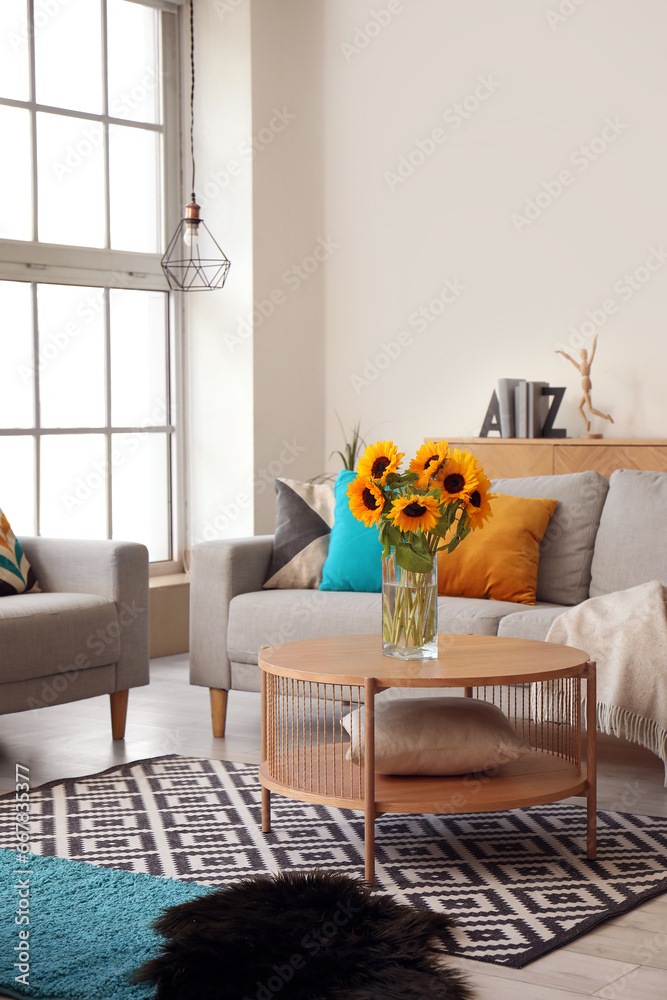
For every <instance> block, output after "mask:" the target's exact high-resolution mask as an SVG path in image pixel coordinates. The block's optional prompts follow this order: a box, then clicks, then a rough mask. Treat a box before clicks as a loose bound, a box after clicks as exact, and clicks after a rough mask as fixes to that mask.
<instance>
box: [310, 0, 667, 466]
mask: <svg viewBox="0 0 667 1000" xmlns="http://www.w3.org/2000/svg"><path fill="white" fill-rule="evenodd" d="M559 2H560V0H551V2H548V0H537V2H536V0H524V2H517V0H477V2H475V3H467V4H463V3H455V2H453V0H412V2H410V0H401V2H392V3H391V5H390V4H389V2H388V0H381V2H378V0H373V2H366V0H363V2H361V0H330V2H327V3H325V10H326V21H325V48H324V55H325V58H324V75H325V105H324V122H325V128H326V131H325V164H326V171H325V176H326V186H325V226H326V227H327V228H332V227H334V225H335V227H336V233H337V235H338V239H339V240H340V243H341V248H340V250H339V251H337V253H336V255H335V256H334V258H333V259H332V261H331V265H330V266H329V267H328V268H327V271H326V290H325V295H326V304H327V308H326V372H327V376H326V420H327V439H326V444H327V453H328V452H329V451H330V450H331V448H334V447H338V446H339V442H340V430H339V427H338V424H337V422H336V419H335V416H334V410H337V411H338V412H339V413H340V414H341V416H342V417H343V419H344V422H345V424H346V426H348V427H352V426H353V425H354V424H355V423H356V421H357V419H359V418H361V421H362V431H363V432H364V433H365V436H366V439H367V440H375V439H376V438H378V437H380V438H384V437H392V438H394V439H395V440H396V442H397V443H398V444H399V445H400V448H401V450H403V451H406V452H408V453H410V452H412V451H413V450H414V449H415V448H416V447H417V446H418V445H419V443H420V442H421V439H422V438H423V437H424V436H425V435H444V436H447V435H451V436H454V435H466V436H475V435H476V434H478V432H479V430H480V428H481V424H482V420H483V417H484V414H485V412H486V407H487V405H488V402H489V398H490V396H491V392H492V390H493V388H494V386H495V383H496V381H497V379H498V378H500V377H518V378H527V379H537V380H545V381H548V382H550V383H551V384H552V385H564V386H567V392H566V395H565V400H564V403H563V407H562V409H561V419H560V420H559V421H558V423H559V425H560V426H565V427H566V428H567V430H568V435H569V436H579V435H580V434H581V432H582V431H583V429H584V428H583V424H582V423H581V420H580V418H579V415H578V414H577V412H576V406H577V404H578V400H579V392H578V388H579V376H578V374H577V372H576V371H575V370H574V368H572V366H571V365H569V364H568V362H566V361H565V360H563V359H562V358H560V357H558V356H557V355H555V354H554V350H555V348H556V347H557V346H559V345H563V344H567V343H568V342H569V343H570V345H571V348H574V349H578V348H579V347H580V346H589V344H590V340H589V339H584V340H582V339H581V338H578V337H577V336H576V333H575V335H574V337H573V331H572V328H580V327H581V324H582V323H583V322H584V321H585V320H586V319H587V312H588V311H589V310H591V311H594V312H597V313H598V314H599V315H598V319H599V320H600V321H601V326H600V339H599V344H598V351H597V355H596V358H595V363H594V367H593V379H592V381H593V405H596V406H597V408H599V409H601V410H603V411H611V412H612V415H613V416H614V419H615V423H614V425H613V426H611V425H609V424H608V423H607V422H606V421H601V420H598V421H597V422H596V423H595V424H594V426H593V427H592V428H591V429H592V430H593V431H602V432H604V434H605V436H607V437H644V436H645V437H659V436H662V437H664V436H667V426H666V424H667V419H666V418H667V403H666V402H665V391H664V386H665V372H666V368H667V364H666V363H667V338H665V335H664V330H665V320H666V318H667V254H664V253H662V252H661V253H660V254H659V255H658V256H657V257H656V256H654V257H653V258H652V261H651V265H652V266H653V267H656V268H657V270H656V271H655V272H652V271H649V270H640V271H638V272H637V279H638V280H637V282H636V284H637V290H633V289H632V288H631V287H630V286H629V285H628V283H627V281H625V280H624V279H623V276H624V275H625V274H626V273H632V272H635V271H636V270H637V269H638V268H641V267H642V265H643V264H644V261H645V260H646V258H647V257H649V256H650V254H651V248H652V247H658V248H660V247H661V246H663V242H662V241H664V246H665V247H666V248H667V200H666V199H665V196H664V177H665V173H666V168H667V136H666V133H665V130H664V128H663V127H662V123H663V119H664V95H665V93H666V92H667V62H665V59H664V39H665V37H667V35H666V32H667V5H665V3H664V2H663V0H632V2H631V0H604V2H602V0H586V2H581V0H580V2H579V3H578V4H577V3H576V2H574V0H567V2H560V6H561V7H562V8H563V10H564V11H567V10H568V9H570V10H572V11H573V13H572V14H571V16H562V15H559V14H558V6H559ZM392 11H393V13H392ZM549 11H552V12H554V11H555V12H556V15H555V16H554V15H553V14H552V16H551V17H550V18H549V17H548V16H547V14H548V12H549ZM373 12H376V13H375V14H374V13H373ZM380 12H384V13H380ZM389 15H391V16H389ZM559 17H562V20H559V19H558V18H559ZM378 20H383V21H384V22H386V24H385V25H384V26H382V27H380V26H379V25H377V22H378ZM550 22H551V23H550ZM365 25H369V28H366V27H365ZM371 36H374V37H371ZM489 78H491V80H492V81H493V82H492V83H491V85H490V87H486V88H485V87H481V88H480V90H479V92H478V98H479V97H482V96H485V99H484V100H479V99H477V100H476V99H475V97H474V95H475V92H476V88H477V87H478V86H479V81H480V79H483V80H488V79H489ZM490 89H491V90H493V93H489V90H490ZM466 99H467V108H468V111H466V112H465V113H466V114H468V117H467V119H466V120H464V119H463V118H461V117H460V116H459V115H458V114H457V112H456V109H455V105H456V104H457V103H461V102H464V104H465V103H466ZM475 105H477V107H475ZM448 109H453V110H452V111H451V112H450V114H449V115H447V111H448ZM464 110H465V109H464ZM608 119H611V120H612V121H619V122H620V123H621V124H620V126H618V128H619V131H620V134H618V135H616V134H615V130H614V129H607V133H606V134H607V138H608V139H610V140H611V139H613V141H609V142H607V143H605V142H604V140H603V141H602V142H600V143H596V144H595V147H594V148H595V150H596V151H597V152H594V153H593V154H592V156H593V162H591V161H588V162H587V161H586V160H585V159H584V157H583V156H582V155H581V154H580V153H577V150H578V149H579V147H580V146H582V145H583V146H588V145H589V144H590V143H591V142H592V141H593V140H594V139H595V138H596V137H598V136H600V135H601V134H602V132H603V130H604V129H605V123H606V122H607V120H608ZM435 128H440V129H441V130H442V131H441V133H439V134H438V135H437V136H436V138H437V139H439V140H441V141H439V142H435V143H433V142H431V143H429V141H428V140H429V138H430V135H431V133H432V130H433V129H435ZM419 140H421V141H422V142H423V141H424V140H426V147H425V148H426V151H427V153H429V154H432V155H426V156H424V155H423V152H420V151H419V148H418V141H419ZM603 149H604V151H601V150H603ZM411 154H413V155H412V160H413V162H414V163H415V164H418V163H419V161H420V160H422V161H423V162H422V163H421V165H419V166H418V167H417V168H416V169H415V167H413V166H411V164H410V163H409V162H407V163H406V160H402V159H401V158H407V160H408V161H409V160H410V157H411ZM401 163H402V164H403V173H404V174H405V175H409V176H406V177H405V178H401V177H399V176H397V175H398V172H399V171H398V168H399V166H400V165H401ZM563 170H568V171H569V175H568V179H569V180H570V183H569V184H568V185H566V186H564V187H562V190H561V192H560V194H559V196H558V197H553V198H552V199H551V204H549V205H548V206H547V207H544V208H543V209H540V208H539V207H538V210H537V212H536V213H535V214H536V215H537V218H535V219H534V221H532V222H530V223H529V224H526V225H522V224H521V222H520V220H518V219H517V220H515V221H516V224H515V222H514V221H513V218H512V216H513V213H516V214H517V215H519V214H525V208H526V202H527V200H528V199H534V198H535V196H536V195H537V194H538V192H540V191H542V192H543V196H542V198H540V201H541V202H543V203H544V204H545V205H546V203H547V202H548V201H549V198H548V196H547V195H546V193H545V190H544V188H543V183H544V182H552V181H554V180H557V178H558V175H559V173H560V172H561V171H563ZM392 174H393V175H394V176H391V175H392ZM552 191H554V192H556V193H558V186H557V185H552ZM647 278H648V279H649V280H646V279H647ZM447 280H450V281H452V282H456V281H458V282H459V283H460V285H461V286H464V287H465V291H464V292H462V293H461V294H460V296H459V297H458V298H454V296H453V295H450V296H448V297H449V298H451V299H453V300H454V301H452V303H451V304H449V305H448V306H447V308H446V309H445V308H443V311H442V315H439V316H437V317H436V316H434V315H433V310H432V309H429V305H428V304H429V302H430V301H431V300H433V299H434V298H437V296H438V294H439V291H440V289H441V288H442V287H443V285H444V284H445V282H446V281H447ZM642 281H644V282H645V284H641V282H642ZM618 282H620V283H621V284H620V285H619V284H617V283H618ZM607 300H613V301H610V302H608V303H607V304H608V307H609V308H610V309H614V310H615V311H614V312H613V313H612V314H610V315H605V314H604V312H602V311H601V307H602V304H603V303H604V302H605V301H607ZM422 307H426V308H427V309H429V321H428V322H426V321H425V320H424V319H423V318H421V317H419V316H418V315H416V313H415V311H416V310H419V309H420V308H422ZM440 308H441V306H440V304H439V303H437V302H436V309H440ZM431 320H432V321H431ZM401 331H404V332H405V334H406V335H407V336H405V337H404V338H403V339H404V341H405V343H406V344H407V346H402V345H401V344H399V343H398V340H397V338H398V337H399V334H400V333H401ZM387 345H388V346H387ZM392 353H393V354H395V355H398V356H397V357H396V359H395V360H389V358H388V357H387V356H388V355H389V354H392ZM378 355H379V363H378V364H376V363H375V360H376V359H377V358H378ZM387 362H389V364H388V367H386V370H380V368H381V366H382V365H386V364H387Z"/></svg>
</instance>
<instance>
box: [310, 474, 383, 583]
mask: <svg viewBox="0 0 667 1000" xmlns="http://www.w3.org/2000/svg"><path fill="white" fill-rule="evenodd" d="M356 477H357V474H356V472H353V471H352V470H351V469H344V470H343V471H342V472H339V474H338V479H337V480H336V485H335V487H334V492H335V498H336V508H335V514H334V523H333V528H332V529H331V538H330V540H329V554H328V555H327V558H326V560H325V562H324V567H323V569H322V583H321V584H320V590H358V591H365V592H366V593H376V594H379V593H380V591H381V590H382V546H381V545H380V539H379V537H378V530H377V528H367V527H366V525H365V524H362V523H361V521H357V519H356V517H355V516H354V514H353V513H352V511H351V510H350V506H349V502H348V498H347V488H348V486H349V485H350V483H351V482H352V481H353V480H354V479H356Z"/></svg>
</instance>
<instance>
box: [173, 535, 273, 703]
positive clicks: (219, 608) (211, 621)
mask: <svg viewBox="0 0 667 1000" xmlns="http://www.w3.org/2000/svg"><path fill="white" fill-rule="evenodd" d="M272 552H273V535H257V536H254V537H252V538H231V539H221V540H219V541H213V542H202V543H200V544H199V545H195V547H194V548H193V550H192V566H191V577H190V683H191V684H200V685H202V686H203V687H209V688H223V689H225V690H229V688H230V685H231V666H230V663H229V657H228V656H227V622H228V620H229V602H230V601H231V600H232V598H233V597H236V595H237V594H248V593H252V592H253V591H255V590H261V589H262V584H263V583H264V581H265V579H266V577H267V574H268V572H269V565H270V562H271V554H272Z"/></svg>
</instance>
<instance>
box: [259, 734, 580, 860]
mask: <svg viewBox="0 0 667 1000" xmlns="http://www.w3.org/2000/svg"><path fill="white" fill-rule="evenodd" d="M348 746H349V744H344V745H343V746H342V748H341V747H340V746H336V747H332V746H331V745H329V746H326V747H325V746H317V747H313V754H312V760H313V764H312V771H311V764H310V761H308V762H303V763H302V767H301V768H300V770H299V773H298V774H292V775H290V776H289V780H288V781H279V780H277V779H276V778H275V777H272V776H271V775H270V774H269V770H268V764H267V762H266V761H264V762H263V763H262V764H261V766H260V769H259V780H260V782H261V785H262V829H263V830H264V832H265V833H268V832H269V831H270V829H271V811H270V810H271V803H270V793H271V792H278V793H279V794H280V795H285V796H287V797H289V798H292V799H299V800H300V801H303V802H314V803H318V804H323V805H331V806H336V807H337V808H340V809H359V810H363V811H364V812H365V813H366V818H367V825H366V831H367V838H368V832H369V823H372V822H373V820H374V819H375V817H377V816H380V815H382V814H383V813H434V814H448V813H477V812H497V811H501V810H504V809H520V808H525V807H527V806H534V805H543V804H545V803H547V802H556V801H557V800H559V799H564V798H568V797H569V796H571V795H586V792H587V788H588V779H587V774H586V766H585V765H584V764H582V765H581V766H577V765H576V764H573V763H572V762H571V761H569V760H565V759H563V758H562V757H558V756H556V755H555V754H553V753H548V752H547V751H545V750H540V749H533V750H532V751H531V752H530V753H529V754H527V755H526V756H525V757H522V758H520V759H519V760H517V761H513V762H512V763H509V764H504V765H503V766H502V767H501V768H499V769H498V770H497V771H496V772H495V773H492V774H490V773H484V772H481V773H475V774H467V775H456V776H426V775H383V774H376V775H375V781H374V785H375V796H374V801H373V802H372V803H367V802H366V800H365V798H364V787H365V783H364V779H365V776H364V770H363V768H361V767H358V766H357V765H354V764H353V765H350V764H349V763H348V762H347V761H346V762H345V766H344V767H341V761H342V760H345V755H346V752H347V748H348ZM318 763H319V766H318ZM318 771H319V774H318ZM318 779H319V783H318ZM318 789H319V790H318ZM589 819H592V822H593V823H594V821H595V816H594V813H593V816H592V817H589ZM368 846H369V845H368V844H367V847H368Z"/></svg>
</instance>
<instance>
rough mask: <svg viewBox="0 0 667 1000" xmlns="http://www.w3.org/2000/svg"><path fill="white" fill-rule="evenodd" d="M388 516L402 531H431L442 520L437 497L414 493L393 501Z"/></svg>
mask: <svg viewBox="0 0 667 1000" xmlns="http://www.w3.org/2000/svg"><path fill="white" fill-rule="evenodd" d="M388 516H389V518H390V519H391V520H392V521H393V522H394V524H395V526H396V527H397V528H399V529H400V530H401V531H430V530H431V528H435V526H436V524H437V523H438V521H439V520H440V504H439V503H438V501H437V500H436V498H435V497H429V496H426V497H422V496H418V495H416V494H414V493H413V494H412V495H411V496H406V497H398V498H397V499H396V500H394V501H392V505H391V510H390V511H389V515H388Z"/></svg>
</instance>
